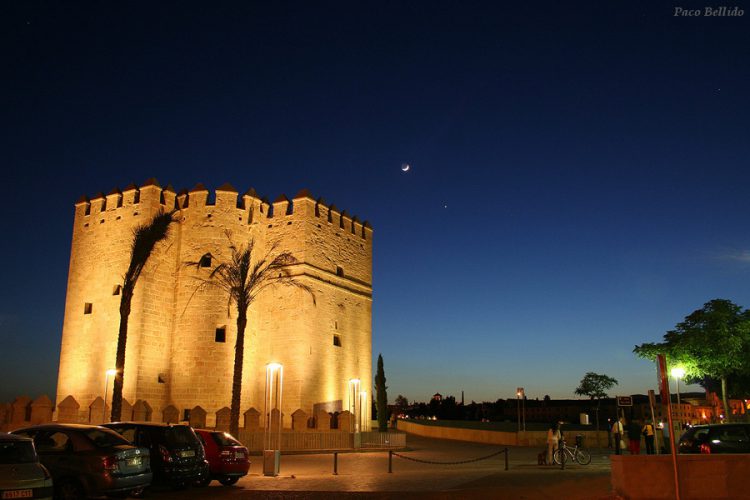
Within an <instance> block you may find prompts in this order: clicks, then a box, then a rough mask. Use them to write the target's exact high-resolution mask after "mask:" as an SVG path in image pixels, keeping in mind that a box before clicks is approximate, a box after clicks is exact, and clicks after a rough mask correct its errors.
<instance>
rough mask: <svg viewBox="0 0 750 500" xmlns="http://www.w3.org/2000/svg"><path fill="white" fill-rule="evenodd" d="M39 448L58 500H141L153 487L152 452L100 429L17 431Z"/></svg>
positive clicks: (58, 426) (75, 427)
mask: <svg viewBox="0 0 750 500" xmlns="http://www.w3.org/2000/svg"><path fill="white" fill-rule="evenodd" d="M13 434H16V435H19V436H26V437H29V438H32V439H33V440H34V446H35V447H36V451H37V453H38V454H39V460H40V461H41V462H42V465H44V466H45V467H46V468H47V469H48V470H49V472H50V474H51V475H52V478H53V480H54V483H55V498H58V499H62V500H74V499H75V500H80V499H82V498H86V497H89V496H105V495H116V494H130V495H132V496H136V497H138V496H142V495H143V492H144V490H145V488H146V487H148V485H149V484H151V469H150V467H149V455H148V450H147V449H143V448H138V447H137V446H133V445H132V444H130V443H129V442H127V441H126V440H125V439H124V438H123V437H122V436H120V435H119V434H117V433H116V432H113V431H111V430H109V429H105V428H103V427H99V426H96V425H79V424H45V425H37V426H34V427H26V428H23V429H18V430H15V431H13Z"/></svg>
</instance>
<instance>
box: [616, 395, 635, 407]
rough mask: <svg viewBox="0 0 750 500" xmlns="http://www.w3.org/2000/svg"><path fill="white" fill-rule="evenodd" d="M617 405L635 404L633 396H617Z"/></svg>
mask: <svg viewBox="0 0 750 500" xmlns="http://www.w3.org/2000/svg"><path fill="white" fill-rule="evenodd" d="M617 406H633V397H632V396H617Z"/></svg>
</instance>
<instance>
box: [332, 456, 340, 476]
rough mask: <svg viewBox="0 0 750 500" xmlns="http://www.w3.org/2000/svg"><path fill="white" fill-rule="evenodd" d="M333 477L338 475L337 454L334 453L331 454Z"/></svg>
mask: <svg viewBox="0 0 750 500" xmlns="http://www.w3.org/2000/svg"><path fill="white" fill-rule="evenodd" d="M333 475H334V476H338V475H339V454H338V452H336V451H334V452H333Z"/></svg>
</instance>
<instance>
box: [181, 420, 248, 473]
mask: <svg viewBox="0 0 750 500" xmlns="http://www.w3.org/2000/svg"><path fill="white" fill-rule="evenodd" d="M195 433H196V434H197V435H198V438H200V440H201V442H202V443H203V448H205V450H206V459H208V465H209V470H210V475H209V476H208V477H207V478H205V479H204V480H203V481H201V482H200V483H198V485H199V486H207V485H208V483H210V482H211V480H212V479H216V480H217V481H219V482H220V483H221V484H223V485H224V486H230V485H232V484H234V483H236V482H237V481H239V479H240V478H241V477H242V476H246V475H247V472H248V471H249V470H250V453H249V452H248V451H247V448H245V446H243V444H242V443H240V442H239V441H237V440H236V439H235V438H234V437H232V435H231V434H229V433H228V432H221V431H211V430H206V429H195Z"/></svg>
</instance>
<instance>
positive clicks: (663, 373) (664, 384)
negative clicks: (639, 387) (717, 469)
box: [656, 354, 680, 500]
mask: <svg viewBox="0 0 750 500" xmlns="http://www.w3.org/2000/svg"><path fill="white" fill-rule="evenodd" d="M656 363H657V365H658V368H659V370H658V373H659V376H658V379H659V393H660V396H661V404H662V406H664V405H665V404H666V407H667V419H668V422H669V441H670V443H669V449H670V451H671V452H672V466H673V468H674V493H675V499H676V500H680V474H679V471H678V466H677V450H676V449H675V439H674V434H675V432H674V426H673V425H672V398H671V397H670V395H669V379H668V378H667V358H666V357H665V356H664V355H663V354H658V355H657V356H656Z"/></svg>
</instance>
